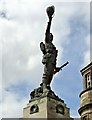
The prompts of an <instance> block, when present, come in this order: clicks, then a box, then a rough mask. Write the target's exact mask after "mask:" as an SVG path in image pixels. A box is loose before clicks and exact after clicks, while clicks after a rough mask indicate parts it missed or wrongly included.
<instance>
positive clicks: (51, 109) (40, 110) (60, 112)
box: [23, 89, 70, 118]
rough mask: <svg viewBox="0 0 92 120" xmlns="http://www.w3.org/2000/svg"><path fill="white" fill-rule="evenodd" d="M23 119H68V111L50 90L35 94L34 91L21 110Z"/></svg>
mask: <svg viewBox="0 0 92 120" xmlns="http://www.w3.org/2000/svg"><path fill="white" fill-rule="evenodd" d="M35 92H36V94H35ZM33 93H34V94H33ZM23 118H70V109H69V108H68V107H67V106H66V104H65V103H64V101H63V100H61V99H60V98H59V97H58V96H56V95H55V94H54V92H53V91H52V90H50V89H49V90H48V89H47V90H44V91H43V92H42V91H40V92H37V89H36V91H32V92H31V100H30V101H29V103H28V104H27V106H26V107H25V108H24V109H23Z"/></svg>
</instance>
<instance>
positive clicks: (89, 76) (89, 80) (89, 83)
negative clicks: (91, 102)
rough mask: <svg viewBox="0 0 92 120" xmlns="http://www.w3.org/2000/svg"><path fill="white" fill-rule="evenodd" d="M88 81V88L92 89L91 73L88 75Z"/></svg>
mask: <svg viewBox="0 0 92 120" xmlns="http://www.w3.org/2000/svg"><path fill="white" fill-rule="evenodd" d="M86 81H87V88H90V87H91V74H90V73H88V74H87V75H86Z"/></svg>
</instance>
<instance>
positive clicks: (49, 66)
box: [40, 6, 59, 87]
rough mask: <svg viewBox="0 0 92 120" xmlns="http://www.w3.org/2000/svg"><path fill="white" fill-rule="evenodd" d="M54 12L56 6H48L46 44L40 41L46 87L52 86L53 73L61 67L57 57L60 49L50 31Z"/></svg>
mask: <svg viewBox="0 0 92 120" xmlns="http://www.w3.org/2000/svg"><path fill="white" fill-rule="evenodd" d="M53 13H54V6H51V7H48V8H47V14H48V17H49V22H48V25H47V29H46V33H45V44H44V43H43V42H41V43H40V48H41V51H42V52H43V60H42V63H43V64H44V73H43V80H42V85H43V86H44V87H47V86H50V83H51V80H52V77H53V74H55V73H56V72H57V71H59V69H57V68H56V57H57V53H58V50H56V47H55V46H54V45H53V43H52V41H53V35H52V33H50V27H51V21H52V14H53Z"/></svg>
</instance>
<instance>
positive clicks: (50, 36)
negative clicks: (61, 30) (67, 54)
mask: <svg viewBox="0 0 92 120" xmlns="http://www.w3.org/2000/svg"><path fill="white" fill-rule="evenodd" d="M49 39H50V41H51V42H52V41H53V35H52V33H50V34H49Z"/></svg>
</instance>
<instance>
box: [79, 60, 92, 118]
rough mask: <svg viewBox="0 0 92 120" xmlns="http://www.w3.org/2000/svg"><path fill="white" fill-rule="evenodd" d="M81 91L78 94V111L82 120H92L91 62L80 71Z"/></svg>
mask: <svg viewBox="0 0 92 120" xmlns="http://www.w3.org/2000/svg"><path fill="white" fill-rule="evenodd" d="M81 74H82V77H83V91H82V92H81V93H80V109H79V110H78V112H79V114H80V116H81V119H82V120H92V62H91V63H90V64H89V65H87V66H86V67H84V68H83V69H82V70H81Z"/></svg>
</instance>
